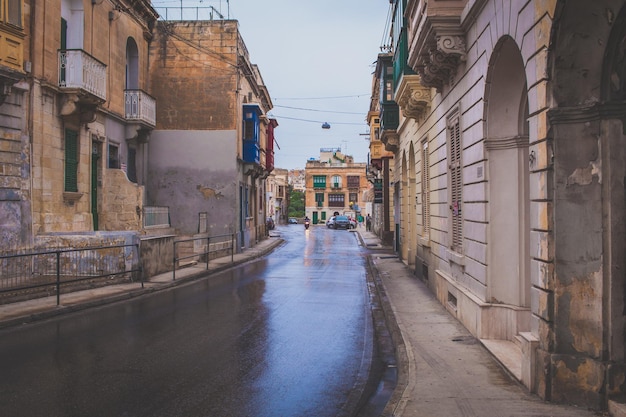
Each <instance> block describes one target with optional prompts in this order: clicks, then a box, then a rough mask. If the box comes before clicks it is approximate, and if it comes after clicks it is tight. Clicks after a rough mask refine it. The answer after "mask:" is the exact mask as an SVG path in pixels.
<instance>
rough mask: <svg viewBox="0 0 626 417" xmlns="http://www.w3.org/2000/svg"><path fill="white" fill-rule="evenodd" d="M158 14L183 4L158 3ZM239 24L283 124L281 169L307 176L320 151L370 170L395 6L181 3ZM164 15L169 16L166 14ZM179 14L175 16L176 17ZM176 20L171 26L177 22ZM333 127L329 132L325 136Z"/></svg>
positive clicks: (292, 1)
mask: <svg viewBox="0 0 626 417" xmlns="http://www.w3.org/2000/svg"><path fill="white" fill-rule="evenodd" d="M152 5H153V7H155V8H156V9H157V10H159V9H161V8H162V7H180V5H181V0H152ZM182 5H183V7H207V6H213V7H215V8H216V9H217V10H221V13H222V14H223V15H224V16H225V17H228V16H230V18H231V19H236V20H238V21H239V31H240V32H241V35H242V37H243V40H244V42H245V44H246V46H247V48H248V52H249V54H250V60H251V62H252V63H253V64H257V65H258V66H259V69H260V71H261V76H262V77H263V80H264V82H265V85H266V86H267V88H268V91H269V93H270V96H271V97H272V103H273V105H274V109H273V110H272V111H271V112H270V113H269V115H270V116H271V117H275V118H276V119H277V120H278V124H279V126H278V128H277V129H276V132H275V133H276V141H277V143H278V146H280V149H278V148H276V149H275V151H276V157H275V166H276V167H277V168H287V169H293V168H304V166H305V164H306V161H307V159H309V158H316V159H317V158H318V157H319V150H320V148H322V147H324V148H326V147H329V148H341V149H342V151H343V152H344V153H347V154H348V155H353V156H354V158H355V161H356V162H367V154H368V151H369V149H368V145H369V144H368V142H367V140H366V139H367V137H366V136H363V135H364V134H366V133H367V132H368V127H367V123H366V122H365V119H366V116H367V112H368V110H369V103H370V95H371V89H372V72H373V71H374V61H376V57H377V55H378V53H379V52H380V46H381V44H382V43H383V41H387V37H384V36H383V35H386V33H385V32H386V23H387V20H388V19H387V17H388V11H389V1H388V0H315V1H304V0H266V1H263V0H230V1H229V2H227V1H226V0H221V1H220V0H202V1H201V0H182ZM159 12H160V13H161V14H164V13H163V11H162V10H159ZM172 12H173V11H172ZM170 19H172V18H170ZM323 122H328V123H329V124H330V125H331V128H330V129H322V123H323Z"/></svg>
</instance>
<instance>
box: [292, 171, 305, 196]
mask: <svg viewBox="0 0 626 417" xmlns="http://www.w3.org/2000/svg"><path fill="white" fill-rule="evenodd" d="M289 185H290V186H291V188H292V189H293V190H296V191H302V192H304V190H305V189H306V182H305V180H304V170H303V169H292V170H290V171H289Z"/></svg>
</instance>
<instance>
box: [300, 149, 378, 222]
mask: <svg viewBox="0 0 626 417" xmlns="http://www.w3.org/2000/svg"><path fill="white" fill-rule="evenodd" d="M366 168H367V164H366V163H355V162H354V159H353V157H352V156H349V155H344V154H342V153H341V148H322V149H320V159H319V160H309V161H307V163H306V168H305V186H306V191H305V210H306V215H307V216H308V217H309V218H310V219H311V221H312V222H313V224H318V223H325V222H326V220H327V219H329V218H330V217H331V216H332V215H333V213H335V212H339V213H340V214H348V215H351V216H353V217H354V216H357V215H359V214H362V215H363V216H365V214H366V213H365V212H364V210H363V203H364V200H363V196H364V192H365V191H366V190H367V189H368V188H369V183H368V181H367V177H366V171H365V170H366Z"/></svg>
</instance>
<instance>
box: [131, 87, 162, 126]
mask: <svg viewBox="0 0 626 417" xmlns="http://www.w3.org/2000/svg"><path fill="white" fill-rule="evenodd" d="M124 115H125V118H126V120H127V121H129V122H139V123H142V124H145V125H147V126H148V127H152V128H154V127H155V126H156V100H155V99H154V97H152V96H150V95H149V94H148V93H146V92H145V91H142V90H125V91H124Z"/></svg>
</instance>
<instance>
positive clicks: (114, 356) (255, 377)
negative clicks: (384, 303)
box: [0, 225, 372, 417]
mask: <svg viewBox="0 0 626 417" xmlns="http://www.w3.org/2000/svg"><path fill="white" fill-rule="evenodd" d="M278 230H279V231H280V232H281V233H282V234H283V237H284V238H285V239H286V241H287V244H286V245H283V246H282V247H280V248H278V249H277V250H276V251H274V253H272V254H270V255H269V256H268V257H266V258H264V259H262V260H259V261H255V262H251V263H249V264H246V265H244V266H241V267H238V268H235V269H233V270H231V271H229V272H226V273H222V274H220V275H214V276H211V277H209V278H208V279H202V280H199V281H197V282H195V283H193V284H191V285H186V286H182V287H177V288H175V289H173V290H169V291H163V292H159V293H155V294H153V295H149V296H144V297H141V298H140V299H137V300H133V301H130V302H125V303H118V304H113V305H110V306H107V307H103V308H98V309H94V310H90V311H86V312H84V313H80V314H73V315H69V316H65V317H62V318H59V319H57V320H50V321H47V322H43V323H38V324H35V325H28V326H24V327H23V328H17V329H8V330H5V331H2V332H0V369H1V370H2V373H1V376H0V415H7V416H8V415H28V416H87V415H88V416H259V417H261V416H268V417H269V416H272V417H277V416H286V417H287V416H288V417H293V416H315V417H324V416H343V415H349V412H350V411H351V410H350V409H349V408H350V406H354V398H351V396H350V394H351V392H353V388H355V387H360V386H362V384H364V382H365V378H366V377H367V369H368V367H369V365H370V363H369V361H370V359H371V355H372V325H371V315H370V311H369V305H368V295H367V286H366V283H365V280H366V279H365V273H366V272H365V260H364V258H363V254H362V253H361V251H360V248H359V246H358V244H357V241H356V237H355V234H354V233H352V232H346V231H342V230H336V231H335V230H329V229H326V228H324V227H312V228H311V229H309V230H308V231H305V230H304V228H303V227H302V226H301V225H292V226H284V227H280V228H279V229H278Z"/></svg>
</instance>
